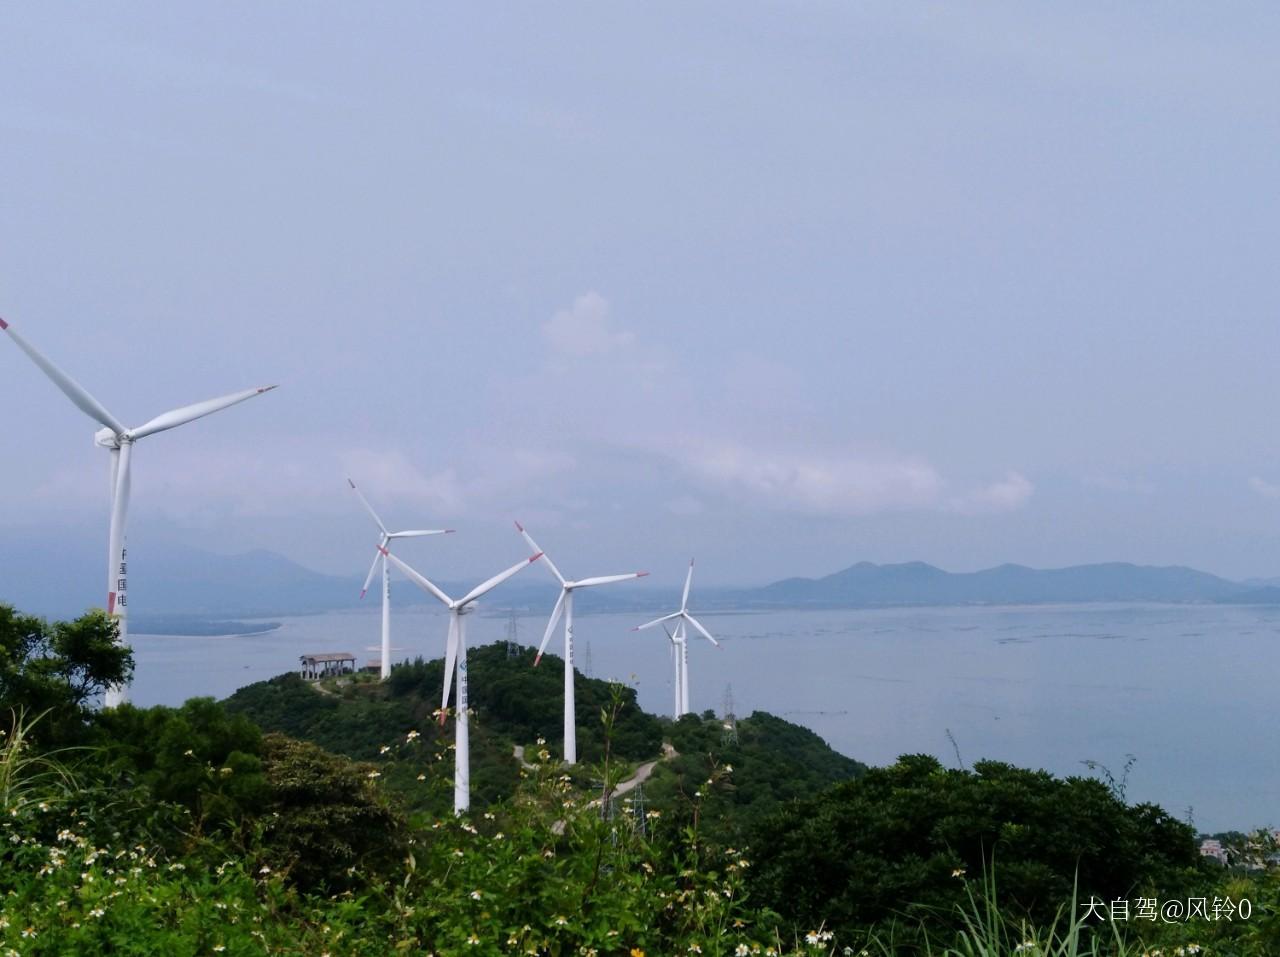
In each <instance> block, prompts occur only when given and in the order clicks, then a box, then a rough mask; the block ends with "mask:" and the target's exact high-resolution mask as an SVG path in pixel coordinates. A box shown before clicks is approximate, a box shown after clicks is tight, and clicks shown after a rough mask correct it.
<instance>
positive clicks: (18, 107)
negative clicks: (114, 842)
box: [0, 2, 1280, 584]
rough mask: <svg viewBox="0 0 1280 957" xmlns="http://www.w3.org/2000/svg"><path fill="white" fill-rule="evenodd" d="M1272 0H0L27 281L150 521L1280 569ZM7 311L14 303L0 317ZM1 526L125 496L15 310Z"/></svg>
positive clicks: (41, 531) (808, 552) (774, 554)
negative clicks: (522, 0) (126, 459)
mask: <svg viewBox="0 0 1280 957" xmlns="http://www.w3.org/2000/svg"><path fill="white" fill-rule="evenodd" d="M1278 38H1280V9H1277V8H1276V7H1275V6H1274V5H1271V4H1248V3H1246V4H1239V5H1233V6H1232V7H1231V8H1230V11H1229V12H1225V11H1224V10H1223V9H1222V8H1220V7H1216V6H1209V5H1204V4H1194V3H1159V4H1155V3H1148V4H1126V5H1122V6H1119V7H1118V6H1117V5H1115V4H1103V3H1085V4H1071V5H1069V6H1063V5H1042V4H1034V5H1033V4H1020V3H991V4H982V5H965V4H955V3H919V4H900V3H889V2H885V3H844V2H842V3H774V4H760V3H746V4H738V3H733V4H730V3H696V4H690V3H643V4H641V3H634V4H623V3H618V4H596V3H581V4H574V3H560V4H555V5H536V6H535V5H495V4H486V3H476V4H465V5H464V4H456V5H449V4H417V3H407V2H405V3H383V4H359V5H352V4H337V3H305V4H304V3H296V2H281V3H272V4H260V3H248V2H226V3H219V4H206V5H187V4H183V5H173V4H167V3H146V2H139V3H132V4H128V5H106V4H28V5H8V6H6V7H5V8H4V10H3V12H0V226H2V228H0V316H2V317H4V318H5V319H6V320H7V321H8V322H10V323H11V324H12V325H13V327H14V328H15V329H18V330H20V331H21V333H22V334H23V335H24V336H26V338H27V339H28V340H30V341H31V342H32V343H33V344H35V345H36V346H37V347H38V348H39V349H41V350H42V351H43V352H44V353H45V354H46V355H48V356H49V357H50V358H51V359H52V360H53V361H54V362H56V363H57V364H59V365H60V366H61V367H62V368H64V369H65V370H67V371H68V372H69V373H70V374H71V375H73V376H74V377H75V378H77V379H78V380H79V381H80V382H81V383H82V384H83V385H84V386H85V387H86V388H87V389H88V390H89V391H90V392H92V393H93V394H94V395H95V396H96V397H97V398H98V399H99V400H101V401H102V403H103V404H104V405H105V406H106V407H107V408H108V409H110V410H111V411H112V412H113V413H114V414H115V415H116V416H117V417H119V418H121V419H123V420H124V421H126V422H127V423H128V424H130V425H133V424H140V423H142V422H144V421H146V420H147V419H149V418H151V417H152V416H154V415H155V414H157V413H159V412H161V411H164V410H166V409H169V408H172V407H175V406H180V405H185V404H187V403H189V402H193V401H196V400H199V399H204V398H208V397H211V396H216V395H221V394H223V393H227V392H231V391H234V390H237V389H241V388H246V387H249V386H256V385H262V384H268V383H278V384H279V385H280V388H279V389H278V390H276V391H274V392H271V393H269V394H267V395H265V396H263V397H261V398H257V399H254V400H252V401H251V402H249V403H245V404H243V405H241V406H237V407H235V408H233V409H230V410H228V411H225V412H221V413H219V414H217V415H216V416H213V417H210V418H208V419H205V420H202V421H200V422H197V423H193V424H191V425H188V426H184V427H182V428H180V429H177V430H174V431H171V432H167V433H164V434H161V435H155V436H152V437H150V438H148V439H144V440H142V441H140V442H139V443H138V447H137V449H136V450H135V456H134V495H133V500H132V504H131V514H130V525H129V541H130V548H131V549H134V550H135V551H136V550H137V549H140V548H160V547H162V546H163V545H164V544H165V543H168V542H172V543H181V544H184V545H193V546H196V547H201V548H206V549H208V550H211V551H216V552H223V553H236V552H240V551H245V550H248V549H253V548H268V549H272V550H274V551H278V552H281V553H283V554H285V555H288V556H289V557H290V558H293V559H295V560H296V561H299V562H301V563H303V564H305V565H308V566H309V567H312V568H315V569H317V570H321V571H326V572H332V573H341V574H351V575H353V576H355V577H356V578H359V577H360V576H361V575H362V574H363V572H364V569H365V568H366V566H367V562H368V558H369V545H370V544H372V541H373V538H374V534H375V530H374V528H373V526H372V524H371V522H370V521H369V520H368V518H367V516H365V514H364V513H363V512H362V511H361V510H360V508H359V506H358V503H357V502H356V501H355V500H354V497H353V496H352V495H351V494H350V491H349V489H347V487H346V483H345V479H346V477H347V476H351V477H352V478H354V479H355V480H356V482H357V483H359V484H360V485H361V487H362V489H363V490H364V491H365V492H366V494H367V495H368V497H369V498H370V499H371V500H372V501H373V502H374V504H375V506H376V507H377V508H378V509H379V510H380V511H381V512H382V514H383V517H384V519H386V521H387V522H388V524H390V525H398V526H401V527H422V526H424V525H425V526H428V527H433V526H442V525H443V526H448V527H454V528H457V529H458V531H459V534H457V535H454V536H450V537H449V538H448V539H447V540H443V539H427V540H423V541H421V542H415V543H412V544H411V545H406V547H405V549H404V554H405V555H406V557H409V556H410V555H411V556H412V559H411V560H413V561H414V562H415V564H417V565H418V566H419V567H421V568H422V569H423V570H424V571H427V570H431V571H435V572H436V573H437V574H438V575H440V576H441V577H444V578H447V579H452V580H460V579H465V578H467V577H476V578H479V577H487V575H489V574H491V573H493V572H495V571H497V570H499V569H501V568H503V567H506V566H507V565H509V564H510V563H511V562H512V561H514V560H516V559H518V558H519V556H520V555H521V554H523V553H524V551H525V549H524V546H523V543H522V542H521V541H520V540H519V538H518V537H517V536H516V534H515V532H514V530H513V529H512V527H511V523H512V521H513V520H516V519H519V520H521V521H523V522H524V523H525V524H526V525H527V526H528V527H529V528H530V530H531V531H532V532H533V534H534V535H535V537H536V538H538V539H539V543H540V544H541V545H542V546H543V547H544V548H546V549H547V551H548V552H549V553H550V554H551V555H552V556H553V557H554V558H555V560H556V562H557V564H558V565H559V566H560V567H561V568H562V569H564V570H565V572H566V573H568V574H570V575H578V576H586V575H593V574H606V573H611V572H615V571H625V570H631V569H633V568H645V569H648V570H649V571H651V572H652V573H653V574H654V576H655V580H657V581H671V582H676V581H677V580H678V579H679V578H680V577H682V573H683V568H684V566H685V563H686V562H687V560H688V558H689V557H690V556H696V557H697V558H698V563H699V568H700V573H699V574H700V576H701V580H703V581H706V582H708V583H715V584H751V583H760V582H767V581H770V580H773V579H776V578H781V577H786V576H790V575H822V574H826V573H829V572H832V571H835V570H837V569H839V568H842V567H845V566H847V565H850V564H852V563H854V562H857V561H875V562H894V561H907V560H917V559H918V560H923V561H928V562H932V563H934V564H937V565H940V566H942V567H945V568H948V569H951V570H970V569H976V568H982V567H986V566H990V565H994V564H999V563H1002V562H1019V563H1024V564H1029V565H1034V566H1038V567H1053V566H1062V565H1069V564H1075V563H1083V562H1094V561H1113V560H1114V561H1134V562H1142V563H1152V564H1186V565H1192V566H1195V567H1199V568H1203V569H1205V570H1208V571H1213V572H1216V573H1218V574H1222V575H1226V576H1229V577H1247V576H1280V452H1277V450H1276V445H1275V442H1274V441H1273V432H1274V422H1275V417H1276V409H1277V407H1278V403H1277V399H1278V398H1280V385H1278V383H1277V377H1276V375H1275V371H1274V369H1275V363H1276V356H1277V355H1280V323H1277V321H1276V318H1277V314H1278V310H1277V307H1278V306H1280V291H1278V289H1277V284H1276V282H1275V281H1274V275H1275V260H1276V254H1277V250H1278V249H1280V243H1278V240H1280V190H1278V189H1277V188H1276V187H1277V173H1276V165H1275V164H1276V156H1277V155H1280V122H1278V121H1280V100H1277V98H1276V96H1275V91H1276V89H1280V61H1278V60H1277V59H1276V57H1275V55H1274V51H1275V45H1276V41H1277V39H1278ZM3 338H4V337H0V340H3ZM0 407H3V409H4V410H5V420H6V425H7V433H8V434H7V441H6V443H5V449H6V451H5V452H4V453H3V463H2V464H3V468H0V535H3V536H5V537H7V538H10V539H13V540H22V539H24V538H30V537H31V536H40V537H42V538H44V539H46V540H48V539H60V540H65V541H67V542H68V543H69V544H70V543H75V542H83V541H85V540H90V541H98V540H101V542H102V544H103V545H104V546H105V540H106V524H107V508H108V503H107V456H106V455H105V454H104V453H103V451H102V450H101V449H98V448H95V447H94V445H93V442H92V435H93V432H94V431H95V430H96V428H97V426H96V425H95V424H94V423H92V422H90V421H89V420H88V419H87V418H86V417H85V416H84V415H83V414H82V413H81V412H80V411H79V410H77V409H76V408H74V407H73V406H72V405H71V404H70V403H69V402H68V401H67V400H66V399H65V397H63V396H62V395H61V394H60V393H59V392H58V391H57V390H56V389H55V388H54V387H53V386H52V385H51V384H50V383H49V382H48V381H47V380H46V379H44V377H43V375H42V374H41V373H40V371H39V370H38V369H37V368H36V367H35V366H34V365H33V364H32V363H31V362H30V361H29V360H28V359H27V357H26V356H24V355H23V354H22V353H21V352H20V351H19V350H18V349H17V348H15V347H14V346H13V344H12V343H9V342H5V341H0Z"/></svg>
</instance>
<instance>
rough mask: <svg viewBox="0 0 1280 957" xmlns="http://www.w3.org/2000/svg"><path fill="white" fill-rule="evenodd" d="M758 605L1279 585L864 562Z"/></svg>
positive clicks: (785, 584)
mask: <svg viewBox="0 0 1280 957" xmlns="http://www.w3.org/2000/svg"><path fill="white" fill-rule="evenodd" d="M743 597H744V598H746V599H749V600H750V602H751V603H752V604H755V605H772V606H777V607H794V606H797V605H819V606H825V607H866V606H884V605H964V604H1004V605H1008V604H1038V603H1050V602H1105V601H1153V602H1258V603H1273V602H1280V587H1276V586H1274V585H1264V586H1258V585H1251V584H1245V583H1241V582H1233V581H1229V580H1227V579H1225V578H1219V577H1218V576H1216V575H1210V574H1209V573H1208V572H1201V571H1196V570H1195V569H1194V568H1184V567H1182V566H1178V565H1172V566H1166V567H1157V566H1153V565H1131V564H1128V563H1126V562H1107V563H1104V564H1098V565H1073V566H1071V567H1069V568H1049V569H1038V568H1028V567H1026V566H1025V565H999V566H997V567H995V568H987V569H983V570H982V571H977V572H947V571H943V570H942V569H941V568H935V567H934V566H933V565H926V564H925V563H924V562H906V563H903V564H899V565H873V564H872V563H870V562H859V563H858V564H857V565H853V566H851V567H849V568H846V569H844V570H843V571H839V572H836V573H835V574H833V575H827V576H826V577H825V578H788V579H785V580H783V581H780V582H774V583H773V584H772V585H766V586H765V587H764V588H757V589H753V590H750V591H747V592H744V593H743Z"/></svg>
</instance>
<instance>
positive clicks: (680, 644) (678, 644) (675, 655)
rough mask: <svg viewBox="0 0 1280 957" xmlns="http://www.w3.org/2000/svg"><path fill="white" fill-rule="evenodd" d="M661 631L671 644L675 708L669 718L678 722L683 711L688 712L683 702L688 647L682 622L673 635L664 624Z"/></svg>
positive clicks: (685, 703) (686, 704) (672, 685)
mask: <svg viewBox="0 0 1280 957" xmlns="http://www.w3.org/2000/svg"><path fill="white" fill-rule="evenodd" d="M662 630H663V631H665V632H666V633H667V640H668V641H670V642H671V664H672V666H673V668H674V672H675V673H674V676H673V678H672V681H671V687H672V688H673V690H674V691H675V707H674V708H673V710H672V712H671V716H672V717H673V718H675V719H676V720H677V721H678V720H680V715H682V714H684V711H685V710H688V703H687V702H686V701H685V695H684V668H685V665H686V664H687V663H688V661H689V656H688V654H687V653H686V652H685V649H686V648H687V647H688V645H687V643H686V642H685V638H684V622H680V624H678V625H676V633H675V634H674V635H673V634H672V633H671V629H670V628H668V627H667V624H666V622H663V623H662ZM682 709H683V710H682Z"/></svg>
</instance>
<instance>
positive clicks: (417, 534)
mask: <svg viewBox="0 0 1280 957" xmlns="http://www.w3.org/2000/svg"><path fill="white" fill-rule="evenodd" d="M347 484H348V485H350V486H351V491H353V492H355V493H356V497H357V498H359V499H360V504H361V505H363V506H364V507H365V510H366V511H367V512H368V513H369V514H370V515H372V516H373V520H374V522H376V523H377V525H378V531H380V532H381V533H382V537H381V538H380V539H379V540H378V550H377V551H376V552H374V553H373V564H372V565H370V566H369V574H368V575H367V576H366V577H365V580H364V587H363V588H361V589H360V597H361V598H364V596H365V595H366V594H367V593H368V591H369V584H370V582H372V581H373V575H374V572H376V571H377V570H378V563H379V562H381V563H382V666H381V669H380V671H381V676H382V680H383V681H386V680H387V678H389V677H390V676H391V572H390V570H389V569H388V567H387V555H386V552H385V551H384V549H386V548H388V547H389V546H390V544H391V540H392V539H395V538H421V537H423V536H424V535H448V534H451V533H452V532H453V529H451V528H430V529H421V528H419V529H410V530H409V531H407V532H389V531H387V526H385V525H383V524H382V519H380V518H378V513H377V512H375V511H374V510H373V506H372V505H370V504H369V500H368V499H367V498H365V497H364V495H363V494H362V493H361V491H360V490H359V489H358V488H356V483H355V482H353V481H351V479H349V478H348V479H347Z"/></svg>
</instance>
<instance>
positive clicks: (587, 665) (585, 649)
mask: <svg viewBox="0 0 1280 957" xmlns="http://www.w3.org/2000/svg"><path fill="white" fill-rule="evenodd" d="M578 670H579V671H581V672H582V673H583V674H584V675H586V676H587V677H588V678H590V677H591V642H589V641H584V642H583V643H582V667H581V668H579V669H578Z"/></svg>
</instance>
